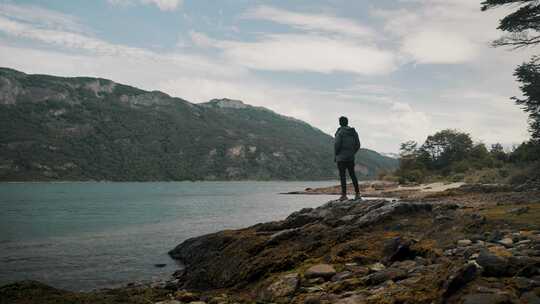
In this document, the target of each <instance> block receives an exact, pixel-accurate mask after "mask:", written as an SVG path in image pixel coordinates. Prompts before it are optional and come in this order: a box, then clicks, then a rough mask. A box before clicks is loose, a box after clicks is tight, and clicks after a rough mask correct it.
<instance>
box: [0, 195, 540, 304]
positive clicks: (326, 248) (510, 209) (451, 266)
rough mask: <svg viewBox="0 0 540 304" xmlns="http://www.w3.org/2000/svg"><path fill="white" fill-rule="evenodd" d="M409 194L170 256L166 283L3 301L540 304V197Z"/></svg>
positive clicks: (10, 293)
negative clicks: (175, 267) (530, 302)
mask: <svg viewBox="0 0 540 304" xmlns="http://www.w3.org/2000/svg"><path fill="white" fill-rule="evenodd" d="M432 189H433V188H432ZM427 190H429V189H427ZM363 194H364V195H365V193H363ZM403 196H407V197H406V198H402V199H401V200H400V201H390V202H389V201H382V200H370V201H353V200H350V201H347V202H336V201H330V202H328V203H326V204H324V205H322V206H320V207H317V208H307V209H302V210H300V211H297V212H294V213H293V214H291V215H290V216H289V217H287V218H286V219H284V220H281V221H275V222H267V223H260V224H256V225H254V226H251V227H247V228H242V229H238V230H225V231H220V232H216V233H212V234H209V235H203V236H199V237H195V238H192V239H189V240H186V241H185V242H183V243H182V244H180V245H178V246H177V247H176V248H174V249H172V250H171V256H172V257H173V258H176V259H178V260H179V261H182V262H184V263H185V264H186V268H185V270H184V271H178V272H176V273H175V274H174V278H172V279H171V280H169V281H166V282H154V283H151V284H143V285H137V284H131V286H126V287H122V288H118V289H110V290H101V291H94V292H89V293H73V292H64V291H58V290H56V289H54V288H51V287H46V286H45V285H40V284H39V283H35V282H34V283H30V282H19V283H14V284H10V285H5V286H3V287H0V300H2V301H0V302H1V303H7V300H6V299H9V301H10V303H38V301H37V298H32V297H31V294H34V295H36V294H39V295H40V300H41V301H40V302H39V303H52V302H53V299H54V301H57V300H59V299H64V300H66V299H69V300H70V301H72V302H73V303H79V302H80V303H82V302H84V301H87V300H89V299H91V300H92V302H94V303H116V302H115V301H117V300H118V297H124V298H125V299H128V302H129V303H149V302H151V303H159V302H161V303H171V304H176V303H190V302H194V301H203V302H205V303H252V302H253V301H259V302H269V303H270V302H273V303H308V302H309V303H388V302H384V301H383V300H384V299H394V300H399V301H401V303H432V302H434V301H435V302H439V301H445V302H446V303H461V302H463V301H472V300H474V299H479V298H488V299H491V300H493V301H495V300H496V301H499V300H501V299H502V300H504V301H508V302H509V303H514V302H516V303H518V301H521V300H522V298H523V299H524V298H525V297H529V298H534V297H538V292H539V291H540V289H538V288H539V287H540V273H539V272H538V269H539V268H538V265H540V193H538V192H530V193H529V192H516V191H513V190H512V189H508V188H505V187H497V186H493V185H491V186H490V185H466V186H462V187H456V188H452V189H447V190H445V191H424V192H422V191H419V190H418V189H417V190H414V191H411V189H407V191H405V192H403ZM525 282H527V283H526V284H525ZM516 284H517V285H516ZM516 286H517V287H516ZM510 287H511V288H510ZM480 291H481V292H480ZM141 294H144V295H145V296H144V297H141ZM467 303H468V302H467ZM470 303H475V302H470ZM488 303H490V302H488Z"/></svg>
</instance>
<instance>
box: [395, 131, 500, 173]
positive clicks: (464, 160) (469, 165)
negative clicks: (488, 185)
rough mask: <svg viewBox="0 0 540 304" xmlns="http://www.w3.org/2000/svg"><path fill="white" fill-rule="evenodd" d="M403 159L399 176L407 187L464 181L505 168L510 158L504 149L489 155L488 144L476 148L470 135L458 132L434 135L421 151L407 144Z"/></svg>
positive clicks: (494, 150)
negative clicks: (480, 172)
mask: <svg viewBox="0 0 540 304" xmlns="http://www.w3.org/2000/svg"><path fill="white" fill-rule="evenodd" d="M400 156H401V158H400V166H399V169H398V170H397V171H396V174H397V175H398V176H399V178H400V181H401V182H405V183H406V182H423V181H426V180H434V179H435V180H436V179H437V177H438V176H441V177H442V178H445V179H447V180H451V181H462V180H465V179H466V177H467V176H468V175H469V174H470V173H471V172H473V171H477V170H481V169H484V168H498V167H501V165H502V163H503V161H502V160H505V159H507V158H508V156H507V155H506V153H505V152H504V149H503V148H502V145H500V144H496V145H493V147H492V150H491V151H488V149H487V148H486V146H485V145H484V144H482V143H478V144H474V143H473V141H472V139H471V137H470V135H469V134H467V133H463V132H459V131H456V130H442V131H440V132H437V133H435V134H434V135H430V136H428V137H427V139H426V141H425V142H424V144H422V146H420V147H418V144H417V143H416V142H412V141H409V142H405V143H403V144H402V145H401V153H400ZM501 159H502V160H501ZM489 179H490V178H489V177H486V178H483V179H482V180H489ZM477 180H480V178H477Z"/></svg>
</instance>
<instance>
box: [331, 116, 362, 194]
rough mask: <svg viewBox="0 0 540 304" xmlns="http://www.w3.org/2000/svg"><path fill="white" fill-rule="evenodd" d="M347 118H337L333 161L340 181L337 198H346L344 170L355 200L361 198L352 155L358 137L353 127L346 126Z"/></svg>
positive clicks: (357, 144) (355, 148)
mask: <svg viewBox="0 0 540 304" xmlns="http://www.w3.org/2000/svg"><path fill="white" fill-rule="evenodd" d="M348 124H349V120H348V119H347V117H345V116H341V117H340V118H339V125H340V127H339V128H338V129H337V131H336V135H335V142H334V161H335V162H336V163H337V167H338V170H339V178H340V181H341V197H340V198H339V200H341V201H344V200H347V199H348V198H347V178H346V176H345V175H346V172H345V171H349V175H350V176H351V180H352V183H353V185H354V191H355V193H356V195H355V196H354V199H355V200H360V199H362V198H361V197H360V189H359V187H358V179H356V174H355V173H354V156H355V154H356V152H358V150H360V139H359V138H358V133H356V130H355V129H354V128H351V127H349V126H348Z"/></svg>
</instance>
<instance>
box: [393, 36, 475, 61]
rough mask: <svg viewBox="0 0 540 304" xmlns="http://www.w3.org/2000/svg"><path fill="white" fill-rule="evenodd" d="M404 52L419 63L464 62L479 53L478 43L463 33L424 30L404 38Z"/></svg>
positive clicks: (472, 58)
mask: <svg viewBox="0 0 540 304" xmlns="http://www.w3.org/2000/svg"><path fill="white" fill-rule="evenodd" d="M401 50H402V52H404V53H405V54H407V55H409V56H411V57H412V58H413V59H414V60H415V61H416V62H418V63H428V64H429V63H435V64H444V63H449V64H450V63H463V62H466V61H470V60H474V59H475V57H476V56H477V55H478V47H477V45H476V44H475V43H474V42H472V41H470V40H469V39H467V37H464V36H463V35H460V34H456V33H452V32H444V31H437V30H431V29H428V30H424V31H420V32H417V33H414V34H411V35H407V36H406V37H404V38H403V45H402V48H401Z"/></svg>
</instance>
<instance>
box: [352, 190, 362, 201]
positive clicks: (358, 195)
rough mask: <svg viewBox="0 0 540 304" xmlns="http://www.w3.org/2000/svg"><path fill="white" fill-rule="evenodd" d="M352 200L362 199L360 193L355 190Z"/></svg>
mask: <svg viewBox="0 0 540 304" xmlns="http://www.w3.org/2000/svg"><path fill="white" fill-rule="evenodd" d="M354 200H355V201H361V200H362V197H361V196H360V193H358V192H356V194H355V195H354Z"/></svg>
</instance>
